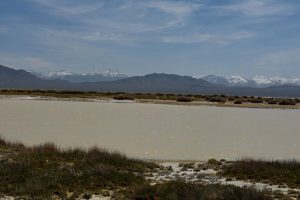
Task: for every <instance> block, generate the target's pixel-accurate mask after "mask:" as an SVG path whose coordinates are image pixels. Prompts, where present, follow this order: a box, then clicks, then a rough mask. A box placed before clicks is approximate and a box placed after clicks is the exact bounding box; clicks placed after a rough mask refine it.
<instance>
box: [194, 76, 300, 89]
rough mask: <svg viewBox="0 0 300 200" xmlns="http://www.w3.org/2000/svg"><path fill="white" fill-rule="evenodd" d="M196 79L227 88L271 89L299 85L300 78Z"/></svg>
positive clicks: (215, 77)
mask: <svg viewBox="0 0 300 200" xmlns="http://www.w3.org/2000/svg"><path fill="white" fill-rule="evenodd" d="M193 77H195V78H202V79H204V80H206V81H208V82H210V83H213V84H218V85H225V86H237V87H269V86H278V85H299V86H300V78H287V77H282V76H272V77H266V76H262V75H255V76H254V77H253V78H252V79H248V78H245V77H243V76H236V75H235V76H229V77H222V76H216V75H208V76H201V77H200V76H193Z"/></svg>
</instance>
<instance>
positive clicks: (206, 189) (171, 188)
mask: <svg viewBox="0 0 300 200" xmlns="http://www.w3.org/2000/svg"><path fill="white" fill-rule="evenodd" d="M134 199H140V200H177V199H189V200H196V199H206V200H219V199H228V200H229V199H232V200H234V199H236V200H238V199H243V200H271V199H272V198H271V197H268V196H267V195H265V194H264V193H263V192H258V191H257V190H255V189H251V188H250V189H246V188H238V187H235V186H223V185H200V184H192V183H185V182H181V181H172V182H169V183H165V184H158V185H155V186H149V185H145V186H142V187H140V188H138V189H137V190H136V192H135V194H134Z"/></svg>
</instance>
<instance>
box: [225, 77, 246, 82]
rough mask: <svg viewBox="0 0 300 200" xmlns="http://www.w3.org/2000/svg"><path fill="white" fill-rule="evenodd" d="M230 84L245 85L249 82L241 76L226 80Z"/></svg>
mask: <svg viewBox="0 0 300 200" xmlns="http://www.w3.org/2000/svg"><path fill="white" fill-rule="evenodd" d="M226 79H227V80H228V81H229V83H231V84H246V83H249V80H248V79H246V78H244V77H242V76H230V77H227V78H226Z"/></svg>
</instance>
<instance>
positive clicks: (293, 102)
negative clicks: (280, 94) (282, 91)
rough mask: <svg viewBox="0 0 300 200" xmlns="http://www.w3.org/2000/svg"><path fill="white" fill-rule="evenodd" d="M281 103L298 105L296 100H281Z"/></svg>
mask: <svg viewBox="0 0 300 200" xmlns="http://www.w3.org/2000/svg"><path fill="white" fill-rule="evenodd" d="M279 105H292V106H294V105H296V102H295V101H294V100H281V101H280V102H279Z"/></svg>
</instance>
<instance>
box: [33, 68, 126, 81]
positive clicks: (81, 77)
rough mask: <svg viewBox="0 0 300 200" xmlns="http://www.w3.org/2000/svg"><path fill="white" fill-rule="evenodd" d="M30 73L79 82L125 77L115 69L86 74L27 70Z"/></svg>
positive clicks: (52, 78)
mask: <svg viewBox="0 0 300 200" xmlns="http://www.w3.org/2000/svg"><path fill="white" fill-rule="evenodd" d="M27 71H28V72H30V73H31V74H33V75H35V76H37V77H39V78H42V79H48V80H54V79H60V80H67V81H70V82H72V83H81V82H98V81H115V80H120V79H124V78H127V76H126V75H125V74H121V73H119V72H118V71H115V70H111V69H108V70H104V71H95V72H94V73H87V74H79V73H74V72H70V71H66V70H60V71H54V72H45V73H38V72H33V71H30V70H27Z"/></svg>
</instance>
